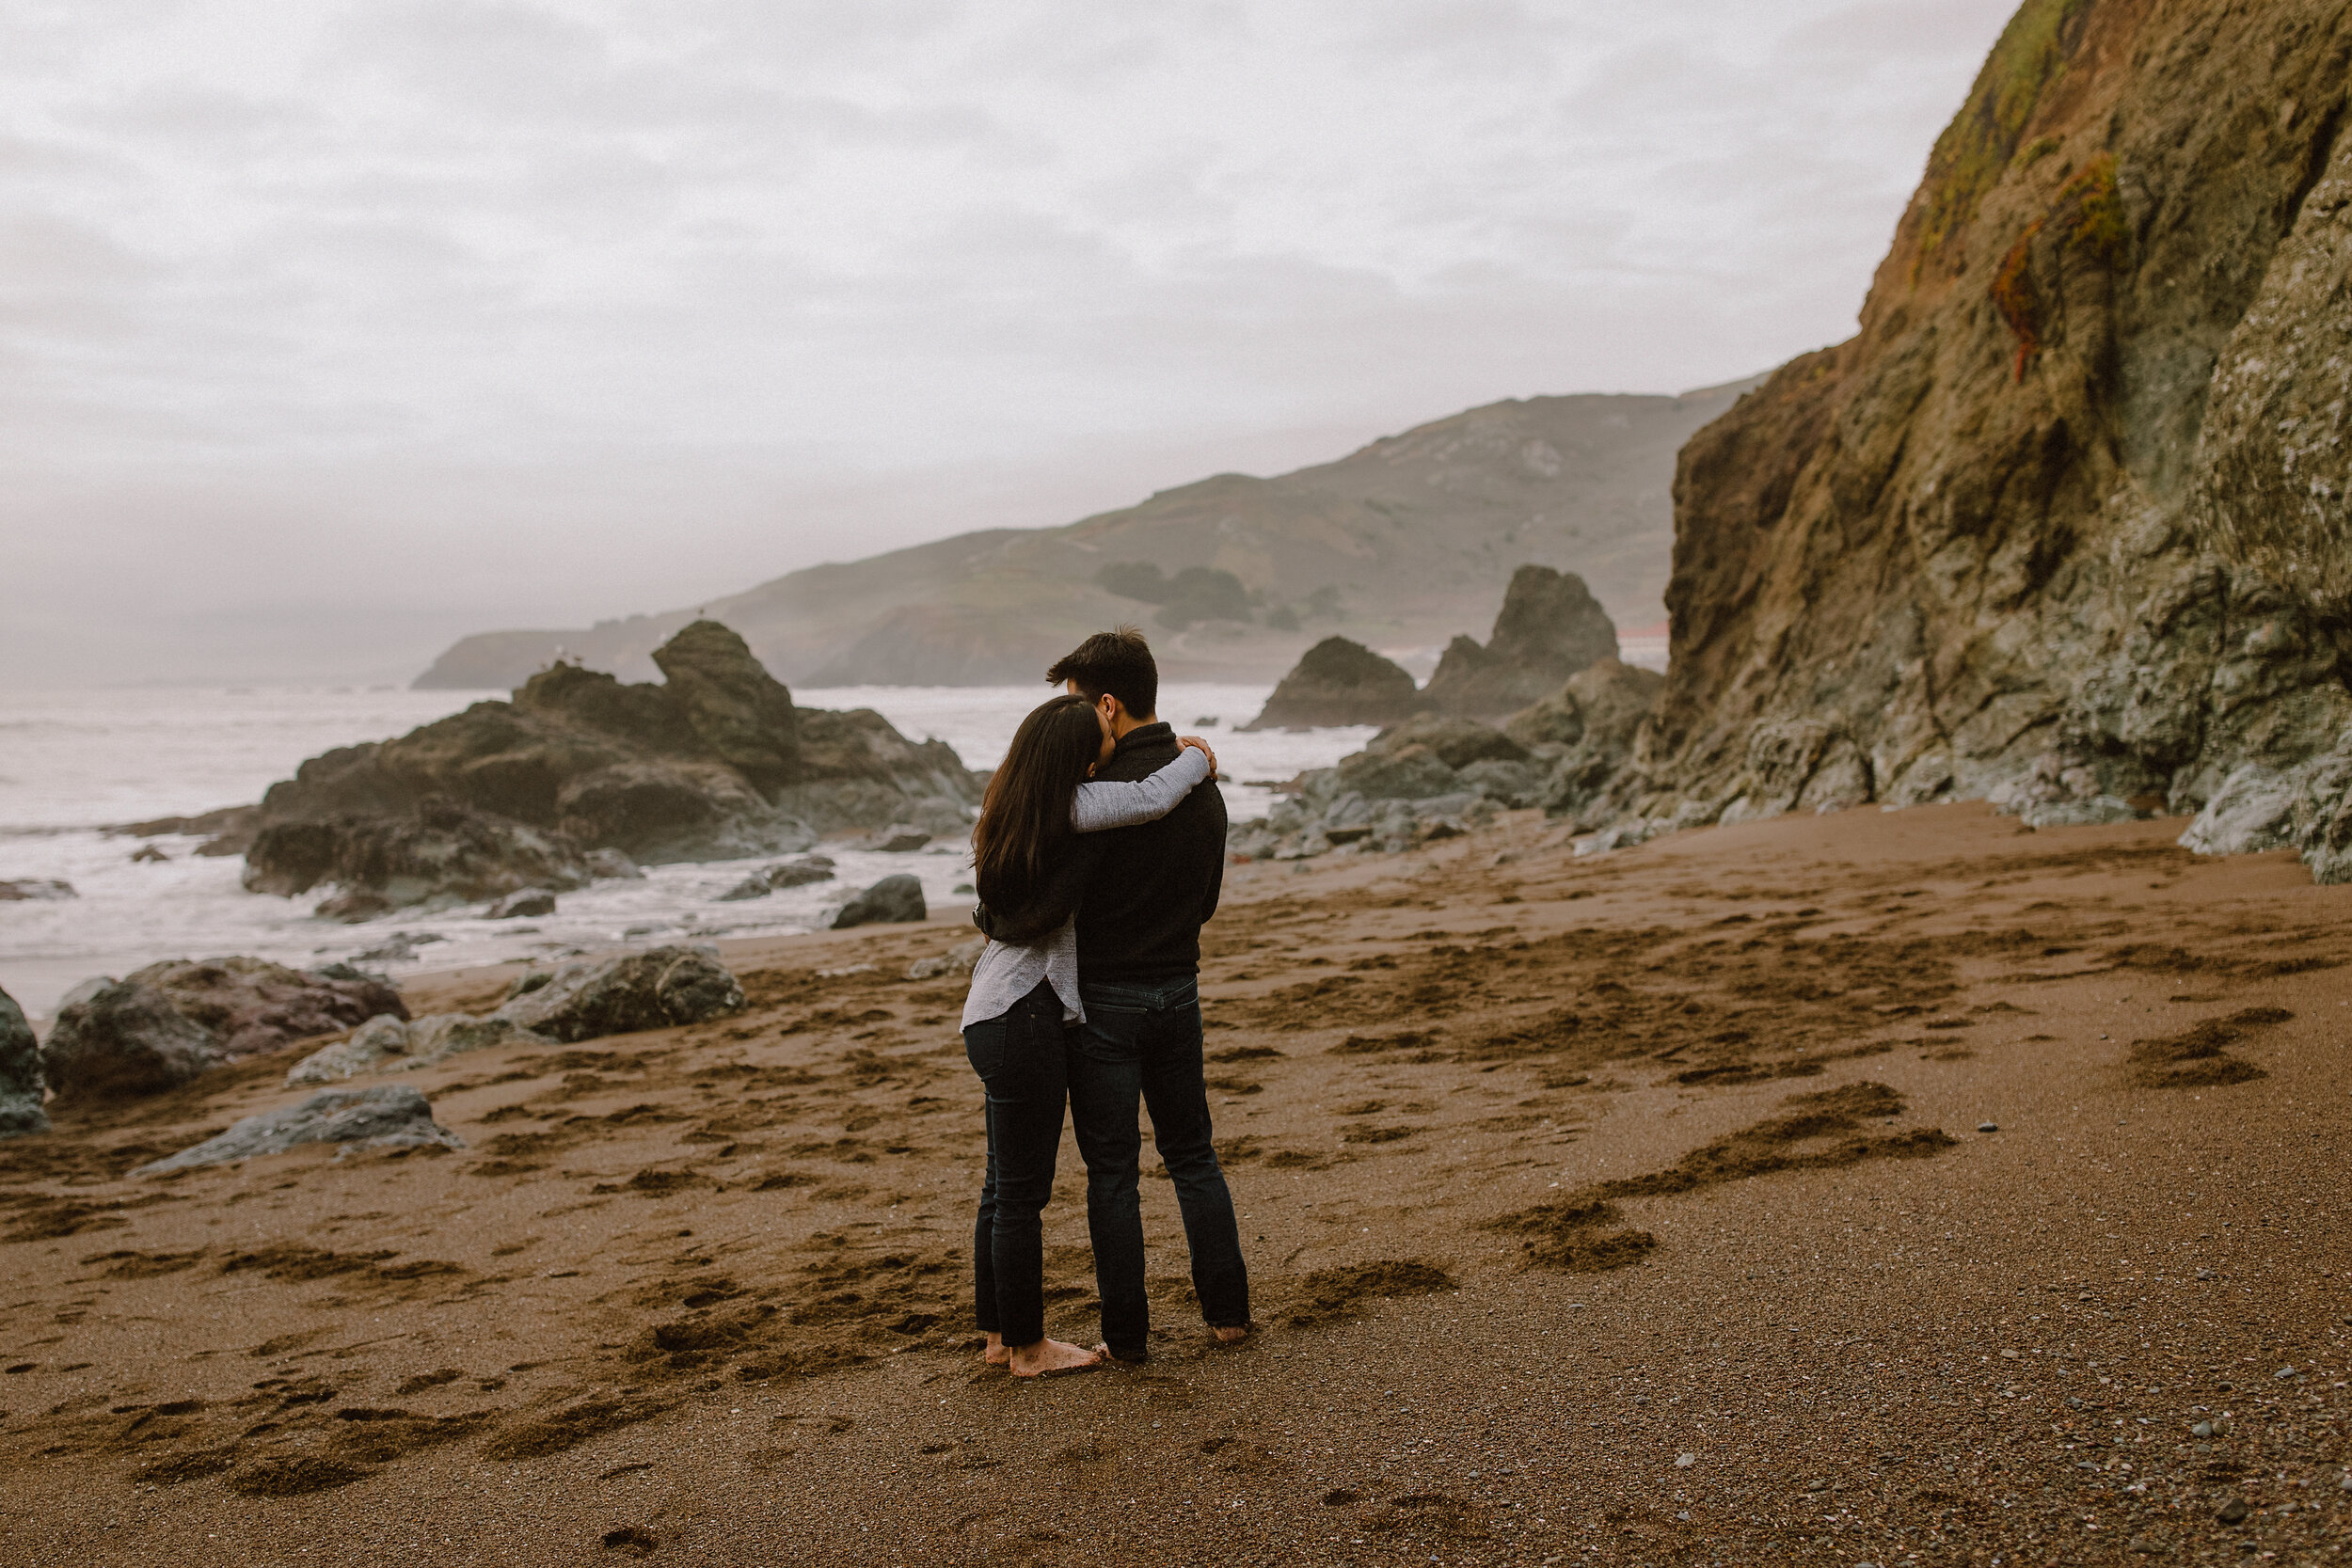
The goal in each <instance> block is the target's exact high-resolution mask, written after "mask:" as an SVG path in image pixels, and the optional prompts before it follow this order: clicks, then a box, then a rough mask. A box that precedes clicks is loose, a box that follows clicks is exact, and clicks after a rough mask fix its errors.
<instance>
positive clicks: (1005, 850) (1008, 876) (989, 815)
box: [972, 696, 1103, 914]
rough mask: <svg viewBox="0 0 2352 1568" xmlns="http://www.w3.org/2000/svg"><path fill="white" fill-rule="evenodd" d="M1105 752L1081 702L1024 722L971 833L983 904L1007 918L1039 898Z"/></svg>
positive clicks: (1059, 702) (1048, 706)
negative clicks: (1084, 787)
mask: <svg viewBox="0 0 2352 1568" xmlns="http://www.w3.org/2000/svg"><path fill="white" fill-rule="evenodd" d="M1102 753H1103V726H1102V722H1101V721H1099V720H1097V719H1096V718H1095V716H1094V705H1092V704H1091V703H1089V702H1088V701H1087V700H1086V699H1085V698H1084V697H1074V696H1062V697H1056V698H1053V699H1052V700H1050V701H1048V702H1045V703H1041V704H1040V705H1038V707H1037V708H1036V710H1035V711H1033V712H1032V713H1031V714H1030V715H1029V716H1028V717H1027V718H1026V719H1024V720H1022V721H1021V727H1020V728H1019V729H1018V730H1015V731H1014V732H1013V736H1012V745H1011V747H1010V748H1009V750H1007V751H1006V752H1005V760H1004V761H1003V762H1001V763H999V764H997V767H996V771H995V772H994V773H993V774H991V775H990V776H989V780H988V793H987V795H986V796H985V797H983V798H982V800H981V801H980V819H979V821H978V822H977V823H975V824H974V825H973V828H972V867H973V870H974V871H975V872H976V873H977V876H976V877H975V878H974V883H975V885H976V886H977V888H978V889H979V895H980V902H981V903H983V904H986V905H987V906H988V907H989V908H990V909H992V910H994V911H999V912H1000V913H1005V914H1010V913H1013V912H1015V911H1019V910H1020V909H1022V908H1023V907H1025V905H1027V904H1028V902H1029V901H1030V900H1031V899H1033V898H1034V897H1036V896H1037V895H1039V894H1040V893H1041V892H1043V891H1044V888H1045V883H1046V879H1047V878H1048V877H1049V876H1050V875H1051V874H1052V871H1053V863H1054V852H1055V851H1056V850H1057V849H1058V848H1060V847H1062V846H1064V845H1065V844H1067V843H1068V842H1069V841H1070V839H1071V837H1072V831H1071V827H1070V808H1071V805H1072V803H1073V801H1074V800H1076V799H1077V794H1078V786H1079V785H1080V784H1084V783H1085V782H1086V778H1087V769H1088V768H1090V767H1092V766H1093V764H1094V759H1095V758H1097V757H1098V756H1100V755H1102Z"/></svg>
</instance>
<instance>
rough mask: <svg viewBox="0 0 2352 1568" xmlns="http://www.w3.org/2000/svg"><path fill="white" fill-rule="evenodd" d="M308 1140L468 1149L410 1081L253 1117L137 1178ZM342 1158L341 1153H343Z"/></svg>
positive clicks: (336, 1093)
mask: <svg viewBox="0 0 2352 1568" xmlns="http://www.w3.org/2000/svg"><path fill="white" fill-rule="evenodd" d="M304 1144H342V1145H343V1146H344V1148H346V1149H351V1148H465V1147H466V1140H465V1139H463V1138H461V1137H459V1136H458V1135H457V1134H456V1133H454V1132H451V1131H450V1130H449V1129H448V1128H446V1127H443V1126H442V1125H441V1124H440V1123H438V1122H437V1121H435V1120H434V1119H433V1107H432V1105H431V1104H430V1103H428V1102H427V1101H426V1100H425V1098H424V1096H423V1095H421V1094H419V1093H418V1092H417V1091H416V1090H415V1089H412V1088H410V1087H408V1086H407V1085H405V1084H402V1085H387V1086H385V1087H381V1088H372V1089H328V1090H326V1092H325V1093H323V1094H314V1095H312V1096H311V1097H310V1099H308V1100H306V1101H303V1102H302V1103H301V1104H299V1105H289V1106H287V1107H286V1108H284V1109H283V1110H278V1111H264V1112H262V1114H261V1115H260V1116H253V1117H246V1118H245V1119H244V1120H243V1121H240V1122H238V1123H237V1124H236V1125H235V1126H233V1127H231V1128H230V1129H229V1131H228V1132H223V1133H221V1134H220V1135H219V1136H217V1137H213V1138H207V1139H205V1140H204V1141H203V1142H202V1143H200V1144H198V1145H197V1146H196V1147H194V1148H183V1149H182V1150H181V1151H180V1152H179V1153H177V1154H174V1155H172V1156H170V1157H169V1158H167V1159H163V1160H157V1161H155V1162H153V1163H152V1164H144V1165H141V1166H139V1167H138V1168H137V1169H136V1170H135V1171H133V1172H132V1173H131V1174H132V1175H134V1176H164V1175H168V1174H169V1173H170V1172H172V1171H179V1170H194V1169H196V1168H197V1167H199V1166H200V1165H225V1164H229V1163H230V1162H231V1161H234V1160H251V1159H255V1158H257V1157H259V1156H261V1155H264V1154H283V1153H285V1152H286V1151H287V1150H289V1149H294V1148H301V1147H302V1146H303V1145H304ZM339 1158H340V1156H339Z"/></svg>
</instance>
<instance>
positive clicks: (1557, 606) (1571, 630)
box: [1422, 565, 1617, 719]
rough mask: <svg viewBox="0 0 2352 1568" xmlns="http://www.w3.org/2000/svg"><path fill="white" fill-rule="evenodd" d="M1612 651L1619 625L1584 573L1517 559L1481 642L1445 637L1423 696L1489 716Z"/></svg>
mask: <svg viewBox="0 0 2352 1568" xmlns="http://www.w3.org/2000/svg"><path fill="white" fill-rule="evenodd" d="M1614 657H1617V628H1616V626H1615V625H1614V624H1613V622H1611V620H1610V619H1609V613H1608V611H1606V610H1602V609H1601V607H1600V603H1599V601H1598V600H1597V599H1595V598H1594V597H1593V595H1592V592H1591V591H1590V590H1589V589H1587V588H1586V587H1585V586H1584V579H1583V578H1580V577H1578V576H1577V575H1576V574H1575V573H1573V572H1555V571H1553V570H1552V569H1551V568H1550V567H1549V566H1535V565H1528V566H1522V567H1520V568H1519V569H1518V571H1516V572H1514V573H1512V574H1511V585H1510V586H1509V587H1508V588H1506V589H1504V590H1503V594H1502V610H1501V611H1500V612H1499V613H1498V614H1497V615H1496V616H1495V625H1494V630H1493V632H1492V633H1491V634H1489V636H1488V638H1487V640H1486V642H1484V643H1481V642H1478V641H1475V640H1474V639H1471V638H1468V637H1456V638H1455V639H1454V641H1452V642H1449V643H1448V644H1446V650H1445V653H1444V655H1443V657H1440V658H1439V659H1438V668H1437V672H1436V673H1434V674H1432V675H1431V676H1430V677H1429V685H1428V686H1427V687H1426V688H1424V689H1422V695H1423V696H1424V697H1426V698H1427V699H1428V700H1429V703H1430V705H1432V706H1434V707H1436V708H1437V709H1438V711H1439V712H1441V713H1451V714H1455V715H1458V716H1460V717H1464V718H1471V719H1492V718H1500V717H1502V715H1504V714H1509V713H1517V712H1518V710H1519V709H1521V708H1523V707H1525V706H1527V705H1528V704H1530V703H1535V702H1540V701H1542V700H1543V699H1544V698H1545V697H1547V696H1549V695H1550V694H1551V693H1552V692H1554V691H1556V690H1558V689H1560V684H1561V682H1563V681H1565V680H1566V679H1567V678H1568V677H1569V676H1570V675H1573V674H1575V673H1577V672H1578V671H1580V670H1585V669H1590V668H1591V667H1592V666H1593V665H1596V664H1597V663H1599V662H1600V661H1601V660H1602V659H1604V658H1614Z"/></svg>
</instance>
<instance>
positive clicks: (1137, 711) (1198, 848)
mask: <svg viewBox="0 0 2352 1568" xmlns="http://www.w3.org/2000/svg"><path fill="white" fill-rule="evenodd" d="M1046 679H1047V680H1049V681H1058V682H1060V683H1062V685H1063V686H1064V687H1065V688H1066V689H1068V690H1070V691H1072V692H1073V693H1075V694H1077V695H1079V696H1082V697H1085V698H1086V699H1087V700H1088V701H1089V702H1091V703H1093V704H1094V705H1095V707H1096V709H1097V711H1099V712H1100V713H1101V714H1102V715H1103V716H1104V719H1105V721H1107V722H1108V723H1109V725H1110V729H1111V734H1112V736H1113V737H1114V740H1115V747H1114V750H1113V751H1112V752H1111V755H1110V760H1109V761H1107V762H1105V763H1104V764H1103V765H1101V766H1100V767H1099V768H1096V769H1095V774H1094V776H1095V777H1096V778H1098V779H1130V780H1132V779H1141V778H1144V777H1146V776H1148V775H1149V774H1151V773H1152V770H1153V769H1155V768H1159V767H1160V766H1162V765H1163V764H1165V763H1167V762H1168V761H1170V760H1171V759H1173V758H1174V757H1175V755H1176V753H1177V743H1176V735H1175V732H1174V731H1173V730H1171V729H1170V728H1169V727H1168V725H1166V724H1163V723H1161V722H1160V719H1159V714H1158V712H1157V711H1156V710H1157V707H1158V704H1159V689H1160V672H1159V666H1158V664H1157V663H1155V662H1154V661H1153V659H1152V649H1151V645H1150V644H1149V643H1147V642H1145V641H1144V640H1143V634H1142V633H1140V632H1138V631H1136V629H1135V628H1134V627H1133V626H1121V627H1120V628H1119V629H1118V630H1117V631H1109V632H1097V633H1096V634H1095V635H1094V636H1092V637H1089V638H1088V639H1087V640H1086V641H1084V642H1082V643H1080V644H1079V645H1078V647H1077V649H1076V650H1075V651H1074V652H1073V653H1072V654H1071V655H1070V656H1069V657H1066V658H1064V659H1062V660H1061V661H1060V662H1059V663H1057V664H1056V665H1055V666H1054V667H1053V669H1052V670H1050V671H1048V672H1047V673H1046ZM1102 836H1103V837H1104V839H1105V840H1107V841H1108V842H1107V843H1106V844H1105V845H1104V853H1103V856H1102V859H1101V862H1100V863H1099V865H1098V867H1097V869H1096V871H1095V873H1094V876H1093V878H1092V879H1091V880H1089V882H1088V884H1087V888H1086V893H1085V895H1084V897H1083V898H1082V899H1081V900H1080V902H1079V905H1078V994H1079V998H1080V1001H1081V1002H1082V1004H1083V1005H1084V1006H1085V1008H1086V1022H1085V1023H1084V1024H1083V1025H1081V1026H1080V1028H1079V1030H1078V1032H1077V1036H1076V1038H1075V1042H1074V1044H1073V1049H1072V1052H1071V1056H1070V1113H1071V1120H1072V1122H1073V1125H1074V1127H1075V1129H1076V1132H1077V1136H1078V1152H1079V1153H1080V1154H1081V1155H1082V1156H1084V1157H1085V1159H1086V1165H1087V1227H1088V1229H1089V1231H1090V1232H1091V1233H1092V1237H1093V1242H1094V1280H1095V1287H1096V1289H1097V1291H1099V1292H1100V1293H1101V1295H1102V1298H1103V1339H1104V1350H1106V1351H1107V1352H1108V1354H1111V1355H1114V1356H1116V1357H1118V1358H1119V1359H1120V1360H1121V1361H1140V1360H1142V1359H1143V1358H1144V1357H1145V1356H1146V1355H1147V1354H1149V1346H1148V1344H1147V1342H1146V1341H1147V1338H1148V1337H1149V1335H1150V1333H1151V1327H1152V1308H1151V1303H1150V1302H1149V1301H1148V1300H1147V1299H1146V1298H1145V1295H1144V1290H1143V1209H1142V1200H1141V1197H1140V1196H1139V1194H1138V1193H1137V1191H1136V1178H1137V1167H1138V1164H1139V1162H1140V1159H1141V1155H1142V1148H1143V1139H1142V1133H1141V1132H1140V1130H1139V1128H1138V1126H1137V1122H1136V1103H1137V1101H1141V1102H1142V1104H1143V1106H1144V1107H1145V1108H1146V1109H1148V1110H1150V1112H1151V1113H1152V1144H1153V1146H1154V1147H1155V1148H1158V1150H1159V1154H1160V1159H1161V1160H1162V1162H1163V1163H1165V1164H1167V1166H1168V1177H1169V1178H1170V1180H1171V1181H1172V1182H1173V1184H1174V1186H1175V1189H1176V1206H1177V1210H1178V1212H1181V1213H1182V1214H1183V1216H1184V1241H1185V1243H1186V1245H1187V1246H1189V1247H1190V1249H1191V1252H1192V1284H1193V1290H1194V1291H1195V1293H1197V1294H1198V1295H1199V1297H1200V1315H1201V1317H1202V1318H1203V1319H1205V1320H1206V1321H1207V1323H1208V1324H1209V1327H1210V1330H1211V1331H1212V1332H1213V1333H1214V1334H1215V1335H1216V1338H1218V1339H1219V1340H1221V1341H1225V1342H1227V1343H1231V1342H1232V1341H1233V1340H1236V1339H1239V1338H1243V1337H1244V1336H1245V1335H1247V1334H1248V1332H1249V1273H1248V1268H1247V1267H1246V1266H1245V1265H1244V1263H1243V1262H1242V1257H1241V1233H1240V1230H1239V1227H1237V1226H1236V1225H1235V1224H1234V1220H1233V1199H1232V1194H1231V1193H1229V1192H1228V1191H1227V1190H1226V1186H1225V1173H1224V1171H1223V1170H1221V1169H1220V1168H1219V1167H1218V1165H1217V1161H1216V1148H1215V1147H1214V1145H1213V1144H1212V1143H1211V1141H1210V1139H1211V1129H1210V1125H1209V1091H1208V1085H1207V1084H1206V1083H1204V1082H1203V1080H1202V1067H1201V1059H1200V989H1199V988H1200V927H1202V926H1203V925H1204V924H1206V923H1207V921H1208V919H1209V917H1210V916H1211V915H1213V914H1215V913H1216V901H1217V895H1218V893H1219V892H1220V891H1221V890H1222V889H1223V887H1224V883H1225V798H1224V796H1222V795H1221V794H1219V793H1218V792H1217V790H1216V788H1215V786H1214V785H1202V786H1200V787H1199V788H1196V789H1195V790H1193V792H1192V793H1191V794H1190V795H1188V796H1186V797H1185V798H1184V801H1183V802H1182V803H1181V804H1180V805H1178V806H1177V807H1176V809H1175V810H1173V811H1171V812H1169V813H1168V815H1167V816H1163V817H1161V818H1160V819H1159V820H1158V821H1156V822H1147V823H1145V824H1143V825H1141V826H1140V827H1134V828H1120V829H1116V830H1114V831H1112V832H1106V833H1104V834H1103V835H1102Z"/></svg>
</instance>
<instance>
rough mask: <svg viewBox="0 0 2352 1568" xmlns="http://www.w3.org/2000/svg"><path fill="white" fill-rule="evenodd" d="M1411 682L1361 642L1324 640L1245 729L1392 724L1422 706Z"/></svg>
mask: <svg viewBox="0 0 2352 1568" xmlns="http://www.w3.org/2000/svg"><path fill="white" fill-rule="evenodd" d="M1427 706H1428V704H1427V702H1426V701H1424V700H1423V699H1422V694H1421V693H1420V692H1419V691H1418V690H1416V689H1414V687H1413V677H1412V676H1410V675H1408V674H1406V673H1405V671H1404V669H1403V668H1402V667H1401V666H1399V665H1397V664H1394V663H1392V662H1391V661H1390V660H1388V659H1385V658H1382V657H1380V656H1379V655H1378V654H1375V653H1374V652H1373V651H1372V650H1371V649H1370V648H1367V647H1365V646H1364V645H1363V644H1362V643H1361V642H1351V641H1348V640H1347V639H1346V638H1344V637H1327V638H1325V639H1324V640H1323V641H1320V642H1318V643H1316V644H1315V645H1314V646H1313V647H1311V648H1310V649H1308V650H1307V652H1306V655H1305V656H1304V657H1301V658H1300V659H1299V661H1298V663H1297V664H1296V665H1295V666H1294V667H1293V668H1292V670H1291V673H1289V674H1287V675H1284V676H1283V677H1282V681H1281V684H1280V685H1279V686H1277V687H1276V688H1275V689H1274V695H1272V696H1271V697H1268V698H1267V699H1266V705H1265V707H1264V708H1263V710H1261V711H1260V713H1259V714H1258V717H1257V718H1255V719H1252V720H1251V721H1249V722H1248V723H1247V724H1244V725H1243V726H1242V728H1243V729H1244V730H1282V729H1294V730H1295V729H1315V728H1322V727H1326V726H1332V725H1340V724H1392V723H1394V722H1396V721H1398V720H1400V719H1405V718H1408V717H1410V716H1411V715H1413V714H1415V713H1419V712H1421V711H1422V709H1423V708H1425V707H1427Z"/></svg>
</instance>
